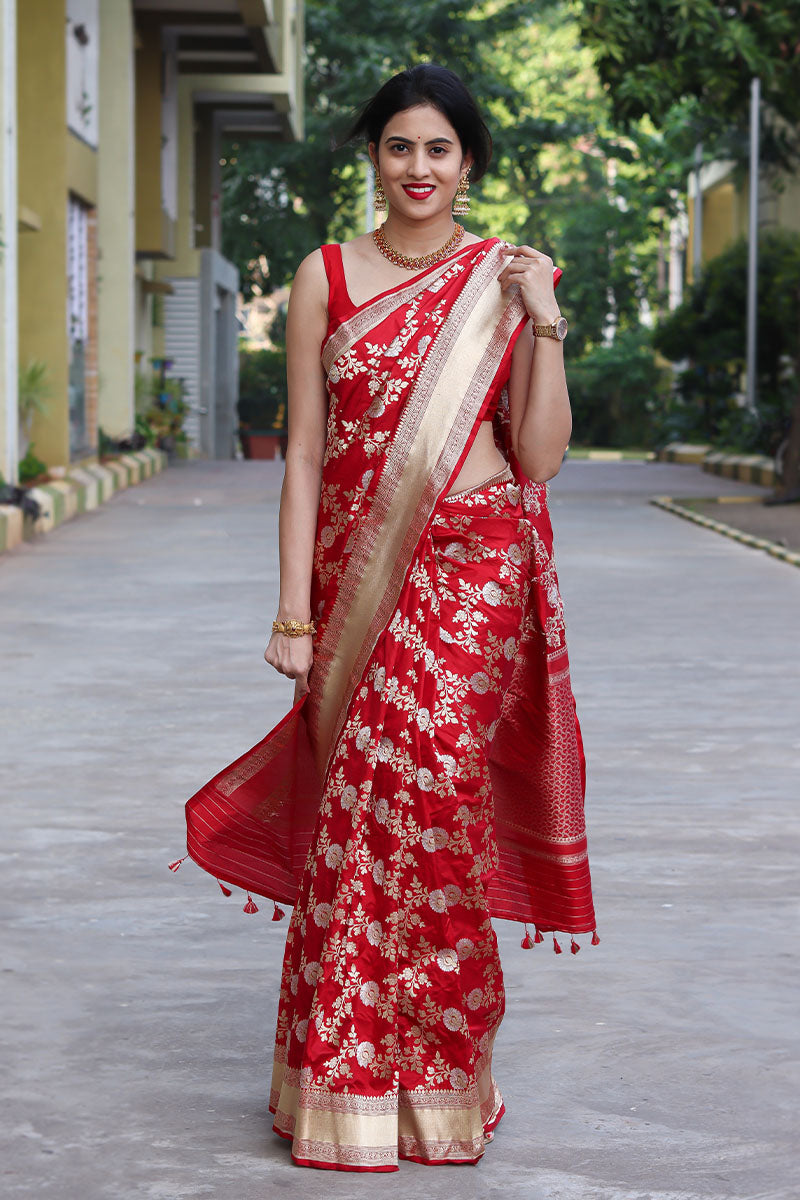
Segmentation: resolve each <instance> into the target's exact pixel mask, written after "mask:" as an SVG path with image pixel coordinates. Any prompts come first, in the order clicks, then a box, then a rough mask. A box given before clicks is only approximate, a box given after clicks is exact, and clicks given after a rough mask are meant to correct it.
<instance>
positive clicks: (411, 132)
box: [383, 105, 457, 144]
mask: <svg viewBox="0 0 800 1200" xmlns="http://www.w3.org/2000/svg"><path fill="white" fill-rule="evenodd" d="M390 138H400V139H401V140H402V141H405V142H422V143H424V144H427V143H428V142H443V143H445V142H446V143H450V144H454V143H455V142H456V140H457V135H456V131H455V130H454V129H453V127H452V125H451V124H450V122H449V121H448V120H447V117H445V116H444V115H443V114H442V113H440V112H439V110H438V109H436V108H432V107H431V106H429V105H418V106H416V107H414V108H410V109H406V111H405V112H402V113H396V114H395V116H394V117H392V119H391V120H390V121H388V122H387V124H386V127H385V129H384V131H383V140H384V141H389V139H390Z"/></svg>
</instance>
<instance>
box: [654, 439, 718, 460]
mask: <svg viewBox="0 0 800 1200" xmlns="http://www.w3.org/2000/svg"><path fill="white" fill-rule="evenodd" d="M710 453H711V447H710V446H706V445H699V444H695V443H694V442H669V444H668V445H666V446H662V448H661V449H660V450H659V452H658V459H659V462H671V463H695V464H696V465H697V466H702V465H703V463H704V462H705V459H706V455H708V454H710Z"/></svg>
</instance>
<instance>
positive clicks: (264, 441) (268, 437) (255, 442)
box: [239, 429, 281, 459]
mask: <svg viewBox="0 0 800 1200" xmlns="http://www.w3.org/2000/svg"><path fill="white" fill-rule="evenodd" d="M239 433H240V437H241V439H242V451H243V453H244V456H245V458H262V459H263V458H277V457H278V456H279V455H280V452H281V434H280V433H275V432H271V431H260V430H252V429H242V430H240V431H239Z"/></svg>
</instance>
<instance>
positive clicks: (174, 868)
mask: <svg viewBox="0 0 800 1200" xmlns="http://www.w3.org/2000/svg"><path fill="white" fill-rule="evenodd" d="M188 857H189V855H188V854H184V856H183V858H176V859H175V862H171V863H167V866H168V867H169V869H170V871H177V869H178V867H179V866H180V865H181V863H182V862H186V859H187V858H188Z"/></svg>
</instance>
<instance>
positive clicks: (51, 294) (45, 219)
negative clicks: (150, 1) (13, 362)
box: [17, 0, 69, 466]
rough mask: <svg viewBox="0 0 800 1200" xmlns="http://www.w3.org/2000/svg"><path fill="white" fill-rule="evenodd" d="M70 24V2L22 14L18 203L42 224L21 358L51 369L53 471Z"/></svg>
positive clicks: (30, 242)
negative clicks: (66, 47)
mask: <svg viewBox="0 0 800 1200" xmlns="http://www.w3.org/2000/svg"><path fill="white" fill-rule="evenodd" d="M65 23H66V6H65V0H25V3H24V4H21V5H20V6H19V7H18V9H17V70H18V76H17V104H18V155H19V157H18V170H19V203H20V206H25V207H27V208H29V209H31V210H32V211H33V212H34V213H36V215H37V216H38V218H39V219H40V221H41V228H40V229H39V230H38V231H30V232H25V233H21V234H20V237H19V358H20V363H22V364H27V363H28V362H29V361H30V360H31V359H40V360H43V361H44V362H46V363H47V366H48V369H49V377H50V385H51V392H52V394H51V396H50V398H49V400H48V402H47V403H48V412H47V415H46V416H45V417H44V418H40V419H39V420H38V421H36V422H35V423H34V427H33V437H32V441H33V443H34V449H35V453H36V454H37V455H38V457H39V458H41V459H44V461H45V462H46V463H47V464H48V466H56V465H62V464H65V463H68V462H69V402H68V392H67V385H68V361H69V347H68V344H67V320H66V311H67V244H66V224H67V178H68V175H67V170H68V168H67V123H66V60H65V51H64V27H65Z"/></svg>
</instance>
